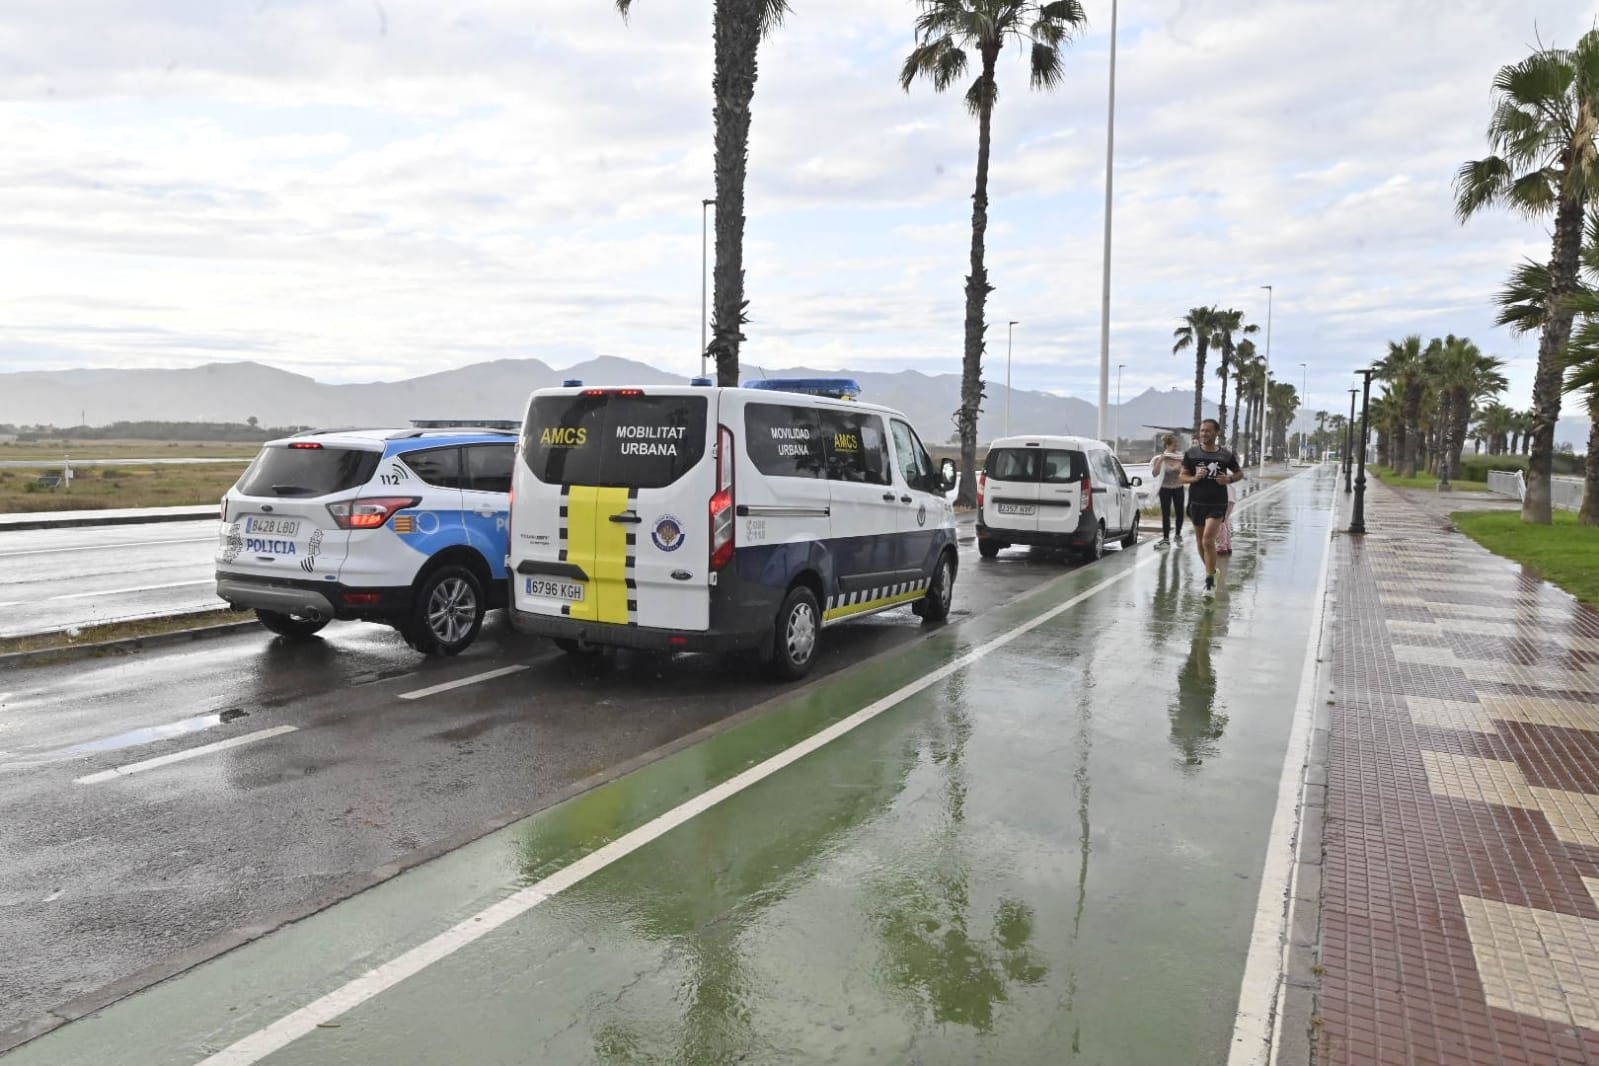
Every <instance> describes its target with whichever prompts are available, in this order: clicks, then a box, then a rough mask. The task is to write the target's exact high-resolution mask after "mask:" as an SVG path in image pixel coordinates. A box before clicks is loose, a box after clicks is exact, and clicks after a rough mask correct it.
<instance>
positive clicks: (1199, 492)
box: [1183, 444, 1240, 507]
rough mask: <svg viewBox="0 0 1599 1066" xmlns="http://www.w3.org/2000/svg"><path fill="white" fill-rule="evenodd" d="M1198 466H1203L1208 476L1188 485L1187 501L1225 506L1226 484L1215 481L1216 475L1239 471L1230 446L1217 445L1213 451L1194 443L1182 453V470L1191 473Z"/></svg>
mask: <svg viewBox="0 0 1599 1066" xmlns="http://www.w3.org/2000/svg"><path fill="white" fill-rule="evenodd" d="M1200 467H1204V468H1205V469H1206V470H1207V471H1208V472H1209V476H1207V477H1203V478H1200V479H1199V480H1198V481H1196V482H1194V483H1193V484H1192V485H1189V486H1188V502H1189V503H1197V504H1202V505H1204V506H1206V507H1226V506H1227V486H1226V485H1224V484H1222V483H1221V482H1220V481H1217V480H1216V475H1217V474H1224V473H1228V472H1232V473H1238V472H1240V469H1239V466H1238V456H1236V455H1234V454H1233V451H1232V449H1231V448H1220V447H1218V448H1217V449H1216V450H1215V451H1213V452H1207V451H1206V450H1205V449H1203V448H1201V447H1200V446H1199V445H1197V444H1196V445H1194V446H1193V447H1192V448H1190V449H1188V451H1187V452H1185V453H1184V454H1183V470H1184V472H1186V473H1188V474H1189V475H1192V474H1194V473H1196V472H1197V471H1198V470H1199V468H1200Z"/></svg>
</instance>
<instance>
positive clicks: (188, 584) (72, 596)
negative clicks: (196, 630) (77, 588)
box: [43, 577, 217, 601]
mask: <svg viewBox="0 0 1599 1066" xmlns="http://www.w3.org/2000/svg"><path fill="white" fill-rule="evenodd" d="M216 583H217V582H216V578H214V577H213V578H207V579H206V580H204V581H174V582H172V583H170V584H167V585H135V586H133V587H131V588H125V589H96V590H95V591H93V592H72V593H68V594H67V595H65V596H45V597H43V599H45V600H52V601H53V600H86V599H88V598H89V597H90V596H120V595H122V594H123V593H124V592H154V591H155V590H157V589H186V588H194V587H196V586H198V585H215V584H216Z"/></svg>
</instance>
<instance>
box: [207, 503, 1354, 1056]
mask: <svg viewBox="0 0 1599 1066" xmlns="http://www.w3.org/2000/svg"><path fill="white" fill-rule="evenodd" d="M1287 484H1288V480H1284V481H1282V482H1279V483H1278V484H1276V485H1273V486H1272V487H1271V488H1269V489H1266V490H1265V491H1263V492H1257V493H1255V494H1254V495H1253V496H1251V497H1250V498H1249V499H1247V500H1245V501H1244V502H1243V503H1240V504H1239V506H1238V508H1237V509H1236V510H1234V512H1233V514H1234V515H1235V516H1236V515H1238V514H1241V513H1242V512H1243V511H1244V510H1245V509H1246V508H1248V507H1250V506H1252V505H1253V504H1256V503H1259V502H1260V501H1262V500H1264V499H1266V498H1267V497H1269V496H1271V495H1273V494H1274V493H1276V492H1279V491H1281V490H1282V489H1283V488H1285V487H1286V486H1287ZM1335 495H1336V494H1335ZM1146 543H1148V544H1153V543H1154V542H1153V541H1148V542H1146ZM1161 558H1163V556H1161V555H1158V554H1156V553H1155V552H1153V551H1151V552H1148V553H1147V554H1146V555H1145V557H1144V558H1143V559H1140V560H1139V561H1138V562H1136V563H1134V564H1133V565H1132V566H1129V567H1128V568H1127V569H1126V570H1124V571H1122V572H1121V573H1119V574H1117V575H1116V576H1114V577H1110V578H1106V579H1105V580H1104V581H1101V582H1100V583H1099V584H1097V585H1093V586H1090V587H1089V588H1087V589H1085V590H1083V591H1082V592H1079V593H1078V594H1077V595H1075V596H1073V597H1072V598H1071V599H1069V600H1067V601H1065V602H1064V603H1060V604H1057V605H1056V606H1054V607H1051V608H1050V609H1049V610H1047V611H1045V612H1044V613H1043V614H1041V615H1038V616H1037V617H1035V618H1033V619H1030V620H1029V621H1026V622H1023V623H1021V624H1020V625H1017V626H1016V627H1015V628H1013V629H1010V630H1007V631H1006V632H1004V633H1001V634H1000V635H999V636H997V637H995V638H994V639H992V640H990V641H989V642H988V643H986V644H981V645H979V646H977V647H976V648H973V649H972V650H971V651H969V652H967V653H966V654H965V655H962V656H961V657H960V658H959V659H954V660H951V661H950V662H948V663H946V664H945V665H943V666H941V667H939V668H938V669H937V670H934V671H933V672H932V673H930V674H926V675H924V676H923V677H922V678H920V679H919V680H916V681H913V682H911V683H910V684H908V685H906V686H905V687H903V688H901V689H899V690H897V691H895V692H893V693H890V694H889V695H887V696H884V697H883V698H882V699H880V700H878V701H877V702H876V703H872V704H869V705H867V706H865V707H862V708H861V709H860V710H858V711H856V712H855V713H854V714H852V715H850V716H849V717H847V718H841V719H840V720H838V721H837V722H834V723H833V724H832V725H830V726H828V727H827V728H826V729H823V730H821V731H820V732H818V733H814V734H812V735H811V736H809V737H807V738H805V739H804V740H802V741H800V742H799V743H798V744H795V745H794V746H793V747H791V748H788V749H786V750H784V751H780V752H778V753H777V754H776V755H773V756H772V757H771V758H769V759H767V760H766V761H765V762H761V763H757V764H756V765H755V766H752V767H750V768H749V769H748V770H745V771H744V772H743V773H741V774H738V775H737V776H735V777H731V778H729V779H728V780H726V781H723V782H722V783H721V784H720V785H717V786H715V787H714V788H711V789H708V790H707V791H705V792H702V793H700V794H699V795H698V796H695V797H694V798H693V799H691V800H688V801H686V802H684V803H682V804H679V805H678V806H676V807H674V808H672V809H671V810H669V811H667V812H666V813H665V814H662V815H660V816H658V817H656V818H654V819H653V820H651V821H649V822H646V823H644V824H643V825H641V826H639V827H638V828H637V829H634V830H633V831H632V832H630V833H627V834H625V835H623V836H620V837H618V838H617V839H615V840H613V841H611V842H610V843H609V844H607V845H605V846H604V847H602V848H600V849H598V850H596V851H593V852H590V853H589V854H588V855H585V856H584V857H583V858H581V859H579V860H577V861H576V862H574V863H572V864H571V865H570V866H567V867H565V868H563V869H561V870H558V871H556V872H555V873H553V874H551V875H550V876H549V877H546V878H544V880H542V881H539V882H536V883H535V884H531V885H528V886H527V887H526V888H523V889H520V890H518V891H516V892H514V893H512V894H511V895H509V896H507V897H505V898H504V899H502V900H500V901H499V902H498V903H494V904H492V905H490V906H488V907H486V908H484V909H483V910H481V911H479V912H478V913H477V914H474V915H471V916H470V917H467V918H465V919H462V920H461V921H460V922H458V923H456V924H455V925H453V926H451V927H450V928H449V929H446V930H445V931H444V932H442V933H440V934H438V935H437V936H435V937H433V938H432V939H431V940H427V941H424V942H423V943H421V944H418V945H417V946H416V947H414V948H411V949H410V950H409V951H406V952H404V953H403V954H401V955H399V956H398V957H396V958H393V959H390V960H389V961H388V962H385V963H383V964H382V965H380V966H376V967H374V968H372V969H370V970H368V971H366V972H365V973H363V974H362V975H361V976H359V977H356V978H354V979H352V980H350V981H348V982H346V983H345V984H343V985H341V986H340V987H338V988H336V989H334V990H333V991H332V992H329V993H328V994H327V995H325V996H323V997H322V998H320V999H317V1000H314V1001H313V1002H311V1003H308V1004H306V1005H305V1006H303V1007H301V1008H300V1009H299V1010H296V1011H294V1012H293V1013H291V1014H288V1015H285V1016H284V1017H282V1018H279V1019H278V1020H277V1021H275V1022H273V1023H272V1024H271V1025H268V1026H266V1027H265V1028H262V1029H258V1030H256V1031H255V1032H253V1033H251V1034H249V1035H248V1036H245V1037H242V1038H241V1039H239V1040H237V1041H235V1042H234V1043H232V1044H230V1045H228V1046H227V1047H225V1048H223V1049H222V1050H221V1051H219V1052H217V1053H216V1054H214V1055H211V1056H210V1057H209V1058H206V1059H204V1060H203V1061H201V1062H200V1063H199V1064H198V1066H251V1064H253V1063H257V1062H260V1061H261V1060H262V1059H264V1058H266V1057H267V1056H268V1055H271V1054H272V1053H273V1052H275V1051H278V1050H280V1049H282V1048H284V1047H287V1046H288V1045H289V1044H291V1043H293V1042H294V1041H296V1040H298V1039H299V1038H300V1037H302V1036H305V1035H306V1034H307V1033H311V1032H314V1031H315V1030H316V1028H317V1027H318V1026H319V1025H325V1024H327V1023H328V1022H330V1021H332V1020H333V1019H334V1018H337V1017H339V1016H340V1015H342V1014H346V1013H348V1012H349V1011H351V1010H354V1009H355V1008H356V1007H358V1006H360V1005H361V1004H362V1003H365V1002H366V1001H367V1000H369V999H371V998H373V997H374V996H377V995H379V994H381V993H383V992H385V991H387V990H388V989H390V988H393V987H394V986H395V985H397V984H399V983H400V982H401V981H404V980H405V979H406V978H408V977H411V976H413V975H415V974H418V973H421V972H422V971H423V970H425V969H427V968H428V967H429V966H431V965H433V964H434V963H436V962H438V961H440V960H441V959H445V958H448V957H449V956H450V955H453V954H454V953H455V952H457V951H459V950H460V949H462V948H464V947H466V946H467V945H468V944H471V943H473V942H474V941H476V940H478V939H480V938H481V937H483V936H486V935H487V934H489V933H491V932H493V931H494V930H495V929H498V928H499V927H500V926H502V925H504V924H505V923H506V922H509V921H511V920H512V919H513V918H517V917H519V916H521V915H523V914H526V913H527V912H528V911H530V910H532V909H533V908H534V907H537V906H538V905H539V904H541V903H543V902H544V901H545V900H547V899H549V898H550V897H552V896H555V895H558V894H559V893H561V892H564V891H565V890H566V889H568V888H571V887H572V886H573V885H576V884H578V883H580V882H582V881H583V880H585V879H586V878H588V877H591V876H593V875H594V874H596V873H598V872H599V871H601V870H603V869H605V868H606V867H607V866H610V865H611V864H612V863H614V862H616V861H618V860H619V859H622V858H625V857H626V856H628V855H630V854H632V853H633V852H635V851H637V850H638V849H639V848H642V847H643V846H644V845H646V844H648V843H650V842H651V841H653V840H656V839H657V838H659V837H661V836H664V835H665V834H667V833H669V832H671V831H672V830H673V829H675V828H677V827H678V826H680V825H683V824H684V823H685V822H688V821H690V820H691V819H693V818H694V817H696V816H697V815H700V814H703V813H704V812H705V811H708V810H710V809H711V808H712V807H715V806H716V805H717V804H719V803H721V802H722V801H723V800H726V799H730V798H731V797H733V796H736V795H738V794H739V793H740V792H743V791H744V790H745V789H747V788H749V787H750V786H751V785H754V784H756V783H758V782H760V781H762V780H764V779H766V778H768V777H770V776H772V775H773V774H775V773H777V772H778V771H779V770H781V769H783V768H784V767H786V766H789V765H791V764H792V763H795V762H798V761H799V760H800V759H802V758H804V757H805V756H807V755H809V754H811V753H812V752H814V751H816V750H817V749H819V748H822V747H825V746H826V745H828V744H830V743H832V742H833V741H834V740H837V739H838V738H839V737H842V736H844V735H845V734H847V733H849V732H851V731H853V730H855V729H857V728H859V727H860V726H862V725H865V724H866V723H867V722H870V721H871V720H872V719H874V718H876V717H877V716H878V715H880V714H882V713H883V712H884V711H887V710H890V709H891V708H894V707H897V706H898V705H899V704H901V703H904V702H905V701H906V700H908V699H910V698H911V697H912V696H914V695H916V694H917V693H919V692H921V691H923V690H925V689H928V688H931V687H932V686H934V685H936V684H938V683H939V682H940V681H942V680H944V679H945V678H946V677H949V676H950V675H951V674H954V673H958V672H959V671H961V670H964V669H965V668H966V667H968V666H970V665H972V664H973V663H975V662H977V661H978V660H980V659H982V658H983V657H984V656H986V655H988V654H990V653H991V652H993V651H995V650H996V649H998V648H1002V647H1004V646H1005V645H1006V644H1009V643H1011V642H1012V641H1013V640H1016V639H1017V638H1018V637H1021V636H1023V635H1025V634H1027V633H1030V632H1032V631H1033V630H1034V629H1037V628H1038V627H1039V626H1041V625H1044V624H1045V623H1046V622H1049V621H1051V620H1053V619H1055V618H1057V617H1059V616H1060V615H1061V614H1063V613H1065V612H1066V611H1069V610H1071V609H1072V608H1073V607H1076V606H1077V605H1078V604H1079V603H1082V602H1083V601H1084V600H1087V599H1088V598H1089V597H1091V596H1094V595H1096V594H1098V593H1100V592H1103V591H1104V590H1105V589H1108V588H1110V587H1111V586H1113V585H1117V584H1120V583H1121V582H1123V581H1126V580H1127V579H1128V578H1130V577H1132V576H1133V575H1134V574H1136V573H1138V571H1140V570H1142V569H1143V568H1144V567H1146V566H1149V565H1151V564H1153V563H1156V562H1158V561H1159V560H1160V559H1161ZM1322 577H1323V580H1324V581H1325V578H1326V570H1325V567H1324V568H1323V573H1322Z"/></svg>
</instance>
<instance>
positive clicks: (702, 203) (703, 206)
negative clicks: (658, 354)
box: [700, 200, 716, 377]
mask: <svg viewBox="0 0 1599 1066" xmlns="http://www.w3.org/2000/svg"><path fill="white" fill-rule="evenodd" d="M714 203H716V201H715V200H701V201H700V377H704V376H705V346H706V340H705V322H706V317H707V316H706V313H705V312H706V308H705V272H706V263H707V258H706V250H707V246H706V242H705V217H706V209H707V208H709V207H710V206H711V205H712V204H714Z"/></svg>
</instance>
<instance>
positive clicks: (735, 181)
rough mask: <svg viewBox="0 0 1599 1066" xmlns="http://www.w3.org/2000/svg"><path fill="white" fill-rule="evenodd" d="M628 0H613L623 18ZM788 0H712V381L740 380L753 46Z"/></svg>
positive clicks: (729, 382)
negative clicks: (713, 215)
mask: <svg viewBox="0 0 1599 1066" xmlns="http://www.w3.org/2000/svg"><path fill="white" fill-rule="evenodd" d="M632 8H633V0H616V10H617V11H619V12H621V14H622V17H623V18H624V19H625V18H626V17H627V16H628V14H629V12H631V11H632ZM788 10H789V8H788V0H715V8H714V10H713V12H712V16H711V24H712V29H711V35H712V38H713V40H714V48H715V66H714V69H713V71H712V73H711V95H712V97H713V98H714V100H715V103H714V104H713V105H712V107H711V121H712V123H713V124H714V125H715V127H716V131H715V134H714V136H713V140H714V143H715V146H716V157H715V161H714V163H713V169H714V170H715V172H716V266H715V269H714V270H713V279H714V281H713V286H714V290H713V291H714V295H713V296H712V299H711V308H712V310H711V334H712V336H711V341H710V343H709V345H707V351H708V352H709V353H710V354H711V355H712V356H713V357H714V358H715V359H716V383H717V384H718V385H737V384H738V346H739V344H740V342H742V341H743V340H744V330H743V327H744V323H745V322H747V321H749V317H748V315H747V314H746V313H745V309H746V308H747V307H748V306H749V301H747V300H745V299H744V174H745V170H746V168H747V165H748V162H749V148H750V102H751V101H752V100H754V99H755V78H756V73H757V72H756V64H755V58H756V51H757V50H758V48H759V46H760V43H761V41H763V40H765V39H766V37H767V36H768V35H769V34H770V33H771V32H772V31H773V30H774V29H776V28H777V27H778V26H779V25H781V24H782V21H783V16H784V15H786V14H788Z"/></svg>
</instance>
